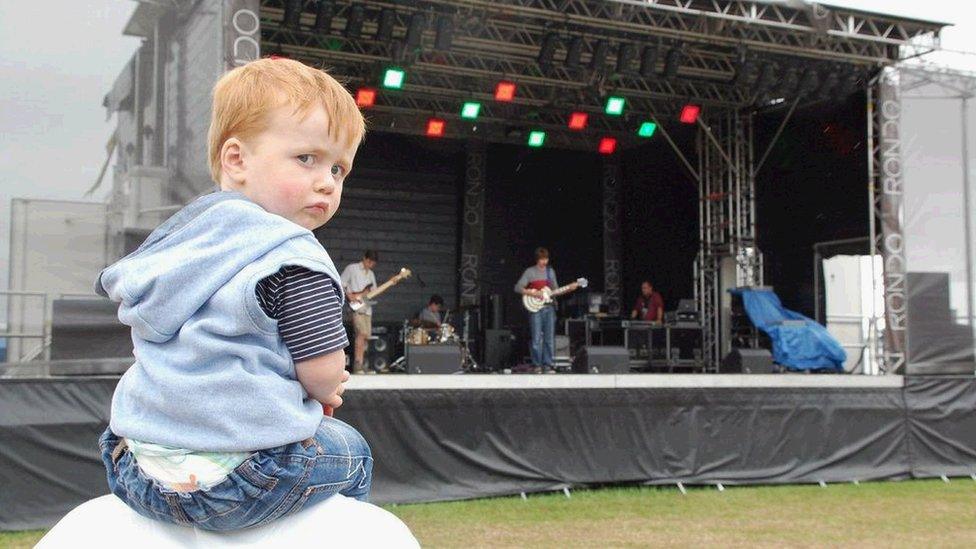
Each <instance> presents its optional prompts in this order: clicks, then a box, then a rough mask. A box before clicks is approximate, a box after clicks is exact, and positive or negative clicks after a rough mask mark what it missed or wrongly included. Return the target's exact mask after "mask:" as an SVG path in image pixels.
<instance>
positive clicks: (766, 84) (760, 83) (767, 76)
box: [756, 62, 776, 95]
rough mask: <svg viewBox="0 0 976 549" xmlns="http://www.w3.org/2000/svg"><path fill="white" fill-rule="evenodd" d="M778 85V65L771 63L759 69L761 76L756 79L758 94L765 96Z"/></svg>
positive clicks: (764, 64)
mask: <svg viewBox="0 0 976 549" xmlns="http://www.w3.org/2000/svg"><path fill="white" fill-rule="evenodd" d="M775 83H776V65H775V64H773V63H770V62H766V63H763V66H762V68H760V69H759V76H758V77H756V93H758V94H760V95H761V94H763V93H765V92H767V91H769V89H770V88H772V87H773V84H775Z"/></svg>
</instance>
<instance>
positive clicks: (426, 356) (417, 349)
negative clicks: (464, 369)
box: [407, 343, 461, 374]
mask: <svg viewBox="0 0 976 549" xmlns="http://www.w3.org/2000/svg"><path fill="white" fill-rule="evenodd" d="M460 370H461V347H460V346H458V345H454V344H451V343H439V344H434V345H407V373H408V374H454V373H457V372H459V371H460Z"/></svg>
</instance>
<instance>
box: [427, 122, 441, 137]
mask: <svg viewBox="0 0 976 549" xmlns="http://www.w3.org/2000/svg"><path fill="white" fill-rule="evenodd" d="M442 135H444V121H443V120H441V119H440V118H430V119H428V120H427V137H441V136H442Z"/></svg>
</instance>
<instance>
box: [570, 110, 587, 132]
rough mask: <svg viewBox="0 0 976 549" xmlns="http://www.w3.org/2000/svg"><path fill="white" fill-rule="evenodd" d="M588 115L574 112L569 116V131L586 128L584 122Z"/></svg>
mask: <svg viewBox="0 0 976 549" xmlns="http://www.w3.org/2000/svg"><path fill="white" fill-rule="evenodd" d="M588 118H589V115H588V114H586V113H585V112H574V113H573V114H571V115H569V129H571V130H582V129H583V128H585V127H586V120H587V119H588Z"/></svg>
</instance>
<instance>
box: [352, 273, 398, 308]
mask: <svg viewBox="0 0 976 549" xmlns="http://www.w3.org/2000/svg"><path fill="white" fill-rule="evenodd" d="M411 275H413V273H412V272H410V269H408V268H406V267H403V268H401V269H400V272H399V273H397V274H395V275H393V276H391V277H390V279H389V280H387V281H386V282H384V283H382V284H380V285H379V286H378V287H377V288H375V289H373V290H370V291H369V292H368V293H367V294H366V295H365V296H364V298H363V299H356V300H350V301H349V308H350V309H352V310H353V312H356V311H358V310H360V309H362V308H363V307H365V306H366V304H367V303H370V300H371V299H373V298H374V297H376V296H378V295H380V294H381V293H383V292H385V291H387V290H389V289H390V288H391V287H393V286H394V285H396V284H399V283H400V281H401V280H403V279H405V278H410V276H411ZM366 288H369V286H367V287H366ZM366 288H364V289H366Z"/></svg>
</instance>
